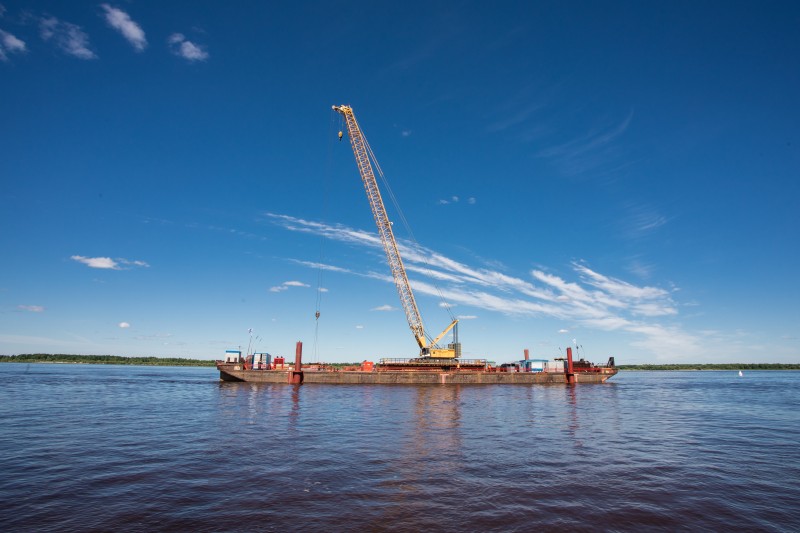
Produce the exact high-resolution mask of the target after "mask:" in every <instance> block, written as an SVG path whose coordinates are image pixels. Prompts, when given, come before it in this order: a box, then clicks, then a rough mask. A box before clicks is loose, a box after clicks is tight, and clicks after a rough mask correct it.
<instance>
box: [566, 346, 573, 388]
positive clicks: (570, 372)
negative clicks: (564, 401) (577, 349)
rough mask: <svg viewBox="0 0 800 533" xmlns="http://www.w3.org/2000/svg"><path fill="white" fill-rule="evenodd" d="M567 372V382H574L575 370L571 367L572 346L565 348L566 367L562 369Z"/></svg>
mask: <svg viewBox="0 0 800 533" xmlns="http://www.w3.org/2000/svg"><path fill="white" fill-rule="evenodd" d="M564 370H565V371H566V374H567V383H575V372H574V371H573V369H572V348H571V347H568V348H567V368H565V369H564Z"/></svg>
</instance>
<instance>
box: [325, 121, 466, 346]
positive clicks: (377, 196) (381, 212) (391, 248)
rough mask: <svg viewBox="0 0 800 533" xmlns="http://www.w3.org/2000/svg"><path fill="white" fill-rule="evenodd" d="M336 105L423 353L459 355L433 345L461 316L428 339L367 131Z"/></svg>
mask: <svg viewBox="0 0 800 533" xmlns="http://www.w3.org/2000/svg"><path fill="white" fill-rule="evenodd" d="M333 109H334V110H335V111H337V112H339V113H341V114H342V116H344V118H345V122H346V123H347V133H348V136H349V137H350V145H351V146H352V148H353V154H355V157H356V164H357V165H358V171H359V173H360V174H361V180H362V181H363V182H364V189H365V191H366V193H367V199H368V200H369V205H370V207H371V208H372V215H373V216H374V217H375V224H376V225H377V227H378V233H379V234H380V237H381V243H382V244H383V249H384V250H385V251H386V259H387V260H388V262H389V268H390V269H391V271H392V277H393V278H394V284H395V286H396V287H397V293H398V295H399V296H400V302H401V304H402V305H403V311H405V313H406V319H407V320H408V325H409V327H410V328H411V332H412V333H413V334H414V338H415V339H416V341H417V344H418V345H419V347H420V350H421V351H422V354H423V355H435V356H436V357H455V351H454V350H452V349H449V350H442V349H436V350H432V349H431V348H432V347H433V346H435V345H436V342H438V340H439V339H441V338H442V337H443V336H444V334H446V333H447V332H448V331H450V330H451V329H452V328H453V326H455V325H456V323H457V322H458V320H454V321H453V322H452V323H451V324H450V325H449V326H448V327H447V328H446V329H445V330H444V331H443V332H442V333H441V334H440V335H439V336H438V337H437V338H436V341H434V342H432V343H430V344H429V343H428V341H427V339H426V338H425V327H424V326H423V323H422V316H421V315H420V312H419V308H418V307H417V302H416V300H415V299H414V293H413V292H412V290H411V284H410V283H409V282H408V276H407V275H406V269H405V267H404V266H403V260H402V259H401V258H400V252H399V251H398V249H397V241H396V240H395V238H394V232H393V231H392V223H391V222H390V221H389V217H388V215H387V214H386V208H385V206H384V204H383V199H382V198H381V193H380V190H379V189H378V182H377V181H376V180H375V173H374V172H373V170H372V164H371V163H370V151H369V146H368V144H367V141H366V139H365V138H364V134H363V133H362V132H361V128H359V126H358V122H357V121H356V117H355V115H354V114H353V108H352V107H350V106H346V105H343V106H333Z"/></svg>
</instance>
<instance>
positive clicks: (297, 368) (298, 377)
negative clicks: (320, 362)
mask: <svg viewBox="0 0 800 533" xmlns="http://www.w3.org/2000/svg"><path fill="white" fill-rule="evenodd" d="M289 383H294V384H296V385H299V384H301V383H303V343H302V342H300V341H297V348H296V349H295V351H294V370H290V371H289Z"/></svg>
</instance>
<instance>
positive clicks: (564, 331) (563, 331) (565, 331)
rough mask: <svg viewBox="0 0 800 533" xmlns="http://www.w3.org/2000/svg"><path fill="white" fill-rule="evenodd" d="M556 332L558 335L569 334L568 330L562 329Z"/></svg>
mask: <svg viewBox="0 0 800 533" xmlns="http://www.w3.org/2000/svg"><path fill="white" fill-rule="evenodd" d="M558 332H559V333H569V330H568V329H563V328H562V329H560V330H558Z"/></svg>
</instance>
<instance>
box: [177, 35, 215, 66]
mask: <svg viewBox="0 0 800 533" xmlns="http://www.w3.org/2000/svg"><path fill="white" fill-rule="evenodd" d="M167 42H168V43H169V48H170V50H171V51H172V53H173V54H175V55H176V56H179V57H182V58H184V59H186V60H187V61H190V62H193V61H205V60H206V59H208V52H206V51H205V48H204V47H203V46H200V45H197V44H195V43H193V42H192V41H188V40H187V39H186V37H185V36H184V35H183V34H182V33H173V34H172V35H170V36H169V39H168V40H167Z"/></svg>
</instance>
